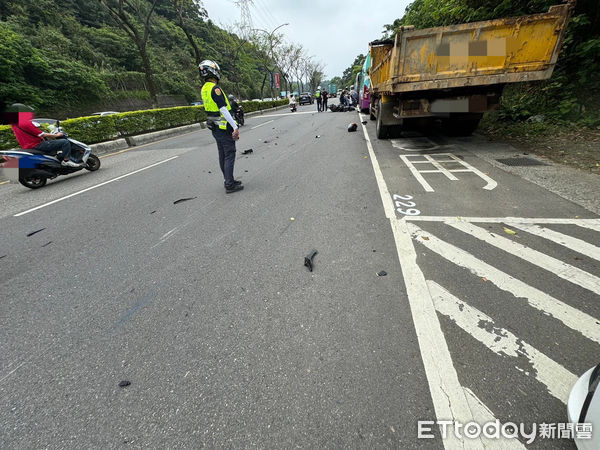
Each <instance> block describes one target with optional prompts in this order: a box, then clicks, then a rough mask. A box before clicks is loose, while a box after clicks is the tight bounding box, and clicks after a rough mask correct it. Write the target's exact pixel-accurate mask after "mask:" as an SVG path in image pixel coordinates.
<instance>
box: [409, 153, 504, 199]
mask: <svg viewBox="0 0 600 450" xmlns="http://www.w3.org/2000/svg"><path fill="white" fill-rule="evenodd" d="M399 156H400V158H401V159H402V161H404V164H406V166H407V167H408V168H409V169H410V171H411V172H412V174H413V175H414V176H415V178H416V179H417V180H418V181H419V183H421V186H423V189H425V191H426V192H434V189H433V188H432V187H431V185H430V184H429V183H427V181H425V179H424V178H423V176H421V174H422V173H442V174H444V175H445V176H446V177H447V178H448V179H449V180H451V181H458V178H456V177H455V176H454V175H452V173H454V172H471V173H474V174H475V175H477V176H479V177H480V178H482V179H483V180H484V181H485V182H486V183H487V184H486V185H485V186H484V187H483V189H486V190H488V191H491V190H492V189H494V188H496V186H498V183H496V182H495V181H494V180H492V179H491V178H490V177H488V176H487V175H486V174H484V173H483V172H481V171H480V170H479V169H477V168H475V167H473V166H472V165H470V164H469V163H468V162H466V161H463V160H462V159H460V158H458V157H457V156H455V155H454V154H453V153H434V154H424V155H399ZM436 157H447V158H449V159H439V158H437V159H436ZM413 158H424V159H420V160H415V159H413ZM443 163H444V164H445V163H458V164H460V165H462V166H463V167H465V168H464V169H446V168H445V167H444V166H443V165H442V164H443ZM415 164H431V165H433V166H434V167H435V168H436V170H418V169H417V168H416V167H415Z"/></svg>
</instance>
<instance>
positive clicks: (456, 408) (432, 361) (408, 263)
mask: <svg viewBox="0 0 600 450" xmlns="http://www.w3.org/2000/svg"><path fill="white" fill-rule="evenodd" d="M359 117H360V118H361V122H362V121H363V120H364V119H363V116H362V115H361V114H360V113H359ZM362 129H363V133H364V136H365V140H366V142H367V149H368V150H369V156H370V158H371V164H372V165H373V171H374V172H375V178H376V180H377V186H378V187H379V194H380V196H381V201H382V203H383V208H384V211H385V215H386V217H387V218H388V219H389V220H390V225H391V226H392V231H393V233H394V239H395V242H396V251H397V253H398V259H399V261H400V265H401V267H402V275H403V277H404V283H405V285H406V290H407V294H408V300H409V303H410V309H411V314H412V317H413V322H414V325H415V331H416V334H417V339H418V341H419V348H420V351H421V358H422V359H423V366H424V368H425V374H426V376H427V383H428V385H429V390H430V392H431V398H432V401H433V406H434V408H435V413H436V417H437V419H438V420H454V421H458V422H462V423H467V422H471V421H473V414H472V412H471V409H470V408H469V404H468V402H467V399H466V397H465V393H464V390H463V388H462V386H461V385H460V382H459V381H458V375H457V373H456V369H455V367H454V365H453V363H452V358H451V356H450V350H449V349H448V345H447V343H446V340H445V338H444V334H443V332H442V329H441V326H440V322H439V320H438V317H437V314H436V313H435V309H434V306H433V300H432V298H431V295H430V294H429V290H428V289H427V283H426V281H425V277H424V276H423V273H422V272H421V270H420V269H419V266H418V265H417V255H416V252H415V248H414V245H413V243H412V239H411V236H410V234H409V230H408V229H407V225H408V224H407V222H406V221H404V220H399V219H397V218H396V213H395V209H394V204H393V202H392V197H391V195H390V192H389V190H388V188H387V184H386V182H385V180H384V178H383V174H382V172H381V168H380V167H379V162H378V161H377V156H376V155H375V152H374V151H373V146H372V145H371V140H370V138H369V135H368V133H367V129H366V127H365V126H364V124H363V125H362ZM463 444H464V442H461V441H459V440H458V439H457V438H456V437H455V436H454V434H453V433H451V434H450V435H449V437H448V439H446V440H444V447H445V448H446V449H454V448H460V449H462V448H463Z"/></svg>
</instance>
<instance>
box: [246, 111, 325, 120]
mask: <svg viewBox="0 0 600 450" xmlns="http://www.w3.org/2000/svg"><path fill="white" fill-rule="evenodd" d="M298 114H317V111H296V112H289V113H281V114H261V115H260V116H259V115H256V116H254V117H255V118H258V117H283V116H292V115H293V116H296V115H298Z"/></svg>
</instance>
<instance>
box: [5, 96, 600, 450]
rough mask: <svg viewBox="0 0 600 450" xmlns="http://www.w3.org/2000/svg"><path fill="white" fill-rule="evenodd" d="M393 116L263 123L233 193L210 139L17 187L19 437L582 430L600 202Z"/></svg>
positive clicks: (220, 443)
mask: <svg viewBox="0 0 600 450" xmlns="http://www.w3.org/2000/svg"><path fill="white" fill-rule="evenodd" d="M361 120H366V122H367V123H366V124H364V128H363V124H361ZM350 122H357V123H358V125H359V130H358V132H356V133H348V132H347V131H346V127H347V125H348V123H350ZM373 125H374V123H373V122H369V121H368V119H367V118H361V117H359V116H358V115H357V114H356V113H350V112H348V113H329V112H327V113H320V114H317V113H316V105H307V106H302V107H299V108H298V112H297V113H294V114H290V113H288V112H287V110H282V111H277V112H275V113H273V114H266V115H263V116H256V117H252V118H248V120H247V122H246V126H244V127H243V128H242V129H241V138H240V140H239V141H238V144H237V148H238V157H237V161H236V171H235V172H236V177H237V178H239V179H241V180H242V181H243V182H244V185H245V186H246V187H245V190H244V191H241V192H238V193H235V194H231V195H226V194H225V192H224V189H223V179H222V175H221V174H220V170H219V167H218V160H217V152H216V145H215V144H214V141H213V139H212V136H211V135H210V133H209V132H208V131H206V130H203V131H198V132H192V133H189V134H186V135H182V136H179V137H176V138H170V139H166V140H163V141H160V142H155V143H152V144H147V145H144V146H140V147H136V148H133V149H130V150H128V151H125V152H121V153H118V154H114V155H107V156H105V157H103V158H102V168H101V169H100V170H99V171H98V172H94V173H81V174H74V175H72V176H70V177H61V178H58V179H56V180H54V181H51V182H49V183H48V185H47V186H46V187H44V188H43V189H40V190H37V191H31V190H28V189H26V188H24V187H22V186H20V185H3V186H0V292H2V294H1V296H2V300H1V310H0V312H1V314H0V442H2V448H18V449H21V448H41V447H44V448H45V447H48V448H120V447H132V448H140V447H143V448H167V447H168V448H197V447H200V446H206V447H229V448H240V447H251V446H253V447H266V448H288V447H306V448H332V447H333V448H354V447H359V448H374V447H393V448H420V447H423V448H443V446H444V442H445V443H446V445H447V448H450V446H451V444H452V439H451V438H449V439H448V440H446V441H443V440H442V439H441V438H440V431H439V430H438V429H437V428H436V427H435V426H433V429H434V431H432V433H433V435H434V438H433V439H418V437H417V435H418V425H417V421H419V420H429V421H435V420H442V419H452V418H454V419H455V420H460V421H464V423H466V422H468V421H470V420H471V421H472V420H477V421H479V422H481V423H483V422H486V421H491V420H495V419H498V420H500V422H502V423H506V422H509V421H510V422H516V423H519V422H524V423H526V424H528V425H530V424H532V423H541V422H546V423H560V422H566V420H567V419H566V406H565V401H566V397H565V396H566V395H567V394H568V389H569V388H570V383H572V382H574V377H575V378H576V377H578V376H579V375H580V374H581V373H583V372H584V371H585V370H587V369H588V368H589V367H591V366H592V365H594V364H596V363H597V362H598V361H597V359H598V356H597V355H598V344H599V343H600V326H599V324H598V320H597V318H599V317H600V303H599V302H598V299H599V294H600V292H599V289H600V288H599V286H600V281H599V280H600V278H599V277H600V269H599V265H598V264H599V260H600V259H599V258H600V257H599V251H600V249H599V248H598V246H597V245H598V241H599V239H598V236H599V235H600V221H599V220H598V219H597V216H595V215H594V214H593V213H591V212H589V211H588V210H586V209H584V208H583V207H581V206H579V205H577V204H575V203H573V202H570V201H568V200H566V199H564V198H562V197H559V196H557V195H555V194H553V193H551V192H549V191H548V190H546V189H544V188H541V187H540V186H538V185H536V184H533V183H530V182H528V181H526V180H525V179H523V178H522V177H520V176H517V175H514V174H511V173H509V172H507V171H505V170H503V169H502V168H500V167H498V166H497V165H494V164H491V163H490V162H488V161H487V160H486V159H484V158H482V157H480V156H478V154H479V152H481V151H482V150H484V151H485V149H486V148H491V147H487V146H488V145H489V144H488V143H486V142H484V141H482V140H481V139H479V138H477V137H471V138H448V137H445V136H442V135H440V134H438V133H436V132H435V131H432V132H430V133H428V134H427V135H426V136H423V135H420V134H410V133H408V134H406V135H404V137H402V138H399V139H395V140H389V141H388V140H386V141H378V140H377V139H376V138H375V137H374V126H373ZM363 130H364V131H363ZM250 148H251V149H253V152H252V153H251V154H249V155H246V156H244V155H242V154H241V151H243V150H247V149H250ZM532 170H535V169H532ZM424 171H427V172H424ZM73 194H75V195H73ZM394 196H396V197H394ZM181 199H188V200H186V201H182V202H177V200H181ZM175 202H177V203H175ZM394 202H400V203H399V204H394ZM397 208H399V210H400V211H398V210H397ZM509 217H510V219H509ZM585 219H589V220H587V221H586V220H585ZM506 230H508V231H506ZM313 249H316V250H318V254H317V256H316V257H315V259H314V271H313V272H309V271H308V269H307V268H305V267H304V266H303V263H304V256H305V255H307V254H308V253H309V252H311V251H312V250H313ZM380 271H385V272H386V273H387V276H377V273H378V272H380ZM122 381H128V382H130V384H129V385H128V386H125V387H120V386H119V383H120V382H122ZM524 442H525V439H523V438H521V440H520V441H516V440H514V439H513V440H510V441H507V442H505V443H506V444H507V445H509V446H510V447H508V448H519V445H524V444H523V443H524ZM492 443H493V442H492ZM482 445H483V443H482V441H480V440H468V442H467V446H466V447H465V448H480V446H482ZM528 447H530V448H573V444H572V443H571V442H570V441H569V440H567V439H554V440H549V439H542V438H539V439H537V440H536V441H535V442H534V443H532V444H531V445H529V446H528Z"/></svg>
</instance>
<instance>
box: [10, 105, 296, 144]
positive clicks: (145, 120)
mask: <svg viewBox="0 0 600 450" xmlns="http://www.w3.org/2000/svg"><path fill="white" fill-rule="evenodd" d="M285 104H287V100H274V101H268V102H252V101H250V102H244V103H243V107H244V112H246V113H249V112H253V111H259V110H262V109H269V108H274V107H276V106H282V105H285ZM205 120H206V112H205V111H204V107H203V106H178V107H175V108H158V109H148V110H142V111H131V112H125V113H120V114H113V115H110V116H89V117H78V118H76V119H67V120H63V121H61V123H60V124H61V126H62V127H63V129H64V130H65V131H66V132H67V133H68V134H69V137H72V138H73V139H77V140H78V141H81V142H85V143H86V144H96V143H98V142H104V141H110V140H113V139H116V138H117V137H119V136H133V135H136V134H143V133H149V132H152V131H159V130H166V129H168V128H175V127H180V126H184V125H191V124H194V123H200V122H203V121H205ZM18 146H19V145H18V143H17V141H16V139H15V137H14V134H13V132H12V129H11V127H10V126H8V125H2V126H0V150H6V149H9V148H16V147H18Z"/></svg>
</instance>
